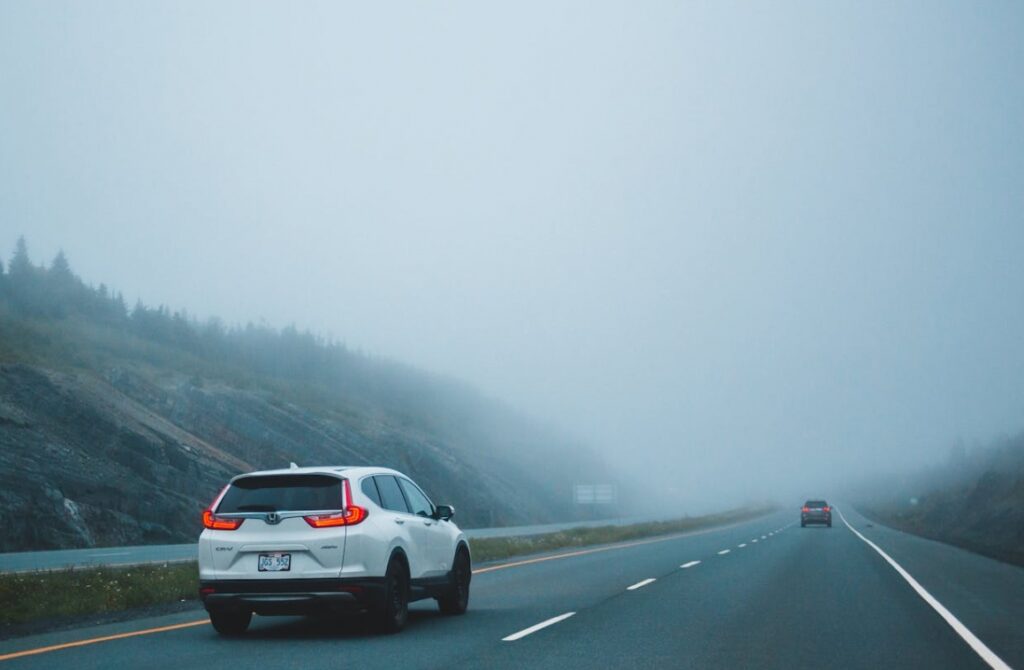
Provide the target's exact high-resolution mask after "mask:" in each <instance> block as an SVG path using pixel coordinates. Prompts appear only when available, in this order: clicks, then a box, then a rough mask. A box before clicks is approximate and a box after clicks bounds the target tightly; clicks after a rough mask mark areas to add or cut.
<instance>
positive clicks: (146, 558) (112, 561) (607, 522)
mask: <svg viewBox="0 0 1024 670" xmlns="http://www.w3.org/2000/svg"><path fill="white" fill-rule="evenodd" d="M676 518H678V516H634V517H621V518H617V519H600V520H595V521H570V522H565V523H549V524H537V525H532V526H504V527H500V528H469V529H463V532H464V533H465V534H466V537H468V538H469V539H471V540H472V539H474V538H481V537H522V536H526V535H540V534H542V533H556V532H558V531H562V530H568V529H569V528H589V527H597V526H621V525H627V524H634V523H646V522H650V521H671V520H674V519H676ZM197 551H198V550H197V548H196V544H195V543H194V542H192V543H188V544H149V545H137V546H126V547H93V548H89V549H54V550H50V551H13V552H7V553H0V572H37V571H41V570H62V569H66V568H86V567H96V566H100V565H111V566H117V565H121V566H124V565H141V564H145V563H181V562H184V561H194V560H196V553H197Z"/></svg>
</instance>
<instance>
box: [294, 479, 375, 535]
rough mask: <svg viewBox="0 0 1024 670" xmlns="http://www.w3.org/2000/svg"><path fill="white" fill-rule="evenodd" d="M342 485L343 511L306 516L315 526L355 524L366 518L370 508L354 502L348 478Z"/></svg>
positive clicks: (328, 526) (307, 521)
mask: <svg viewBox="0 0 1024 670" xmlns="http://www.w3.org/2000/svg"><path fill="white" fill-rule="evenodd" d="M342 486H343V487H344V489H345V509H344V511H342V512H338V513H336V514H318V515H316V516H304V517H302V518H303V519H305V520H306V523H308V524H309V525H310V526H312V527H313V528H333V527H335V526H354V525H356V524H357V523H362V522H363V520H364V519H366V517H367V515H368V514H369V513H370V510H368V509H366V508H365V507H360V506H359V505H353V504H352V488H351V485H350V484H349V482H348V480H347V479H346V480H345V481H344V482H342Z"/></svg>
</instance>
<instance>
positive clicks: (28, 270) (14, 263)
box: [8, 236, 33, 279]
mask: <svg viewBox="0 0 1024 670" xmlns="http://www.w3.org/2000/svg"><path fill="white" fill-rule="evenodd" d="M32 269H33V268H32V261H31V260H29V257H28V244H26V243H25V237H24V236H21V237H19V238H18V242H17V244H15V246H14V256H12V257H11V267H10V269H9V270H8V273H9V274H10V275H11V277H12V278H14V279H24V278H26V277H29V276H31V275H32Z"/></svg>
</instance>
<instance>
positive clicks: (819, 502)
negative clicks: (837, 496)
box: [806, 500, 828, 509]
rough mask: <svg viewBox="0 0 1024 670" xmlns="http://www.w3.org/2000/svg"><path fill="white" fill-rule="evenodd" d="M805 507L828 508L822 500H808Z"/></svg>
mask: <svg viewBox="0 0 1024 670" xmlns="http://www.w3.org/2000/svg"><path fill="white" fill-rule="evenodd" d="M806 506H807V507H814V508H818V509H820V508H822V507H828V503H827V502H825V501H824V500H808V501H807V503H806Z"/></svg>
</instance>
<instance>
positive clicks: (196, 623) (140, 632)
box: [0, 619, 210, 661]
mask: <svg viewBox="0 0 1024 670" xmlns="http://www.w3.org/2000/svg"><path fill="white" fill-rule="evenodd" d="M208 623H210V620H209V619H202V620H200V621H188V622H186V623H176V624H174V625H173V626H160V627H159V628H146V629H145V630H133V631H131V632H128V633H118V634H116V635H105V636H103V637H93V638H89V639H88V640H76V641H74V642H65V643H63V644H53V645H50V646H49V647H37V648H35V649H26V650H25V651H15V652H12V653H10V654H4V655H2V656H0V661H9V660H11V659H14V658H21V657H23V656H34V655H36V654H45V653H46V652H48V651H58V650H60V649H70V648H71V647H84V646H86V645H89V644H97V643H99V642H109V641H111V640H123V639H124V638H126V637H136V636H138V635H151V634H152V633H165V632H167V631H169V630H179V629H181V628H192V627H193V626H203V625H205V624H208Z"/></svg>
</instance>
